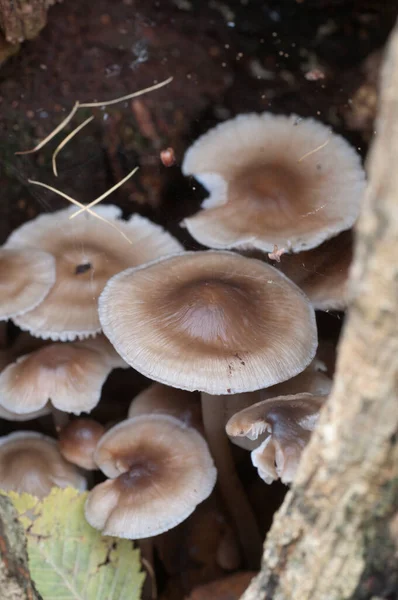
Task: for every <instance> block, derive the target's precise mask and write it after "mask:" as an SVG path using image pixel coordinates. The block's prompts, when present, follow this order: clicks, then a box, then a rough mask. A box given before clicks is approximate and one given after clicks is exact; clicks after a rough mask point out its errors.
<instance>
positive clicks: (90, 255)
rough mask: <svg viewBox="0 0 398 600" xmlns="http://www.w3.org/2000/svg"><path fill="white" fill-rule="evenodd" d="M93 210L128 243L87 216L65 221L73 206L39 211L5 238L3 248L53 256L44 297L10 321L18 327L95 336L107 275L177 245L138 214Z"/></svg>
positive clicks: (43, 333) (62, 336) (68, 336)
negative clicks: (52, 269) (53, 268)
mask: <svg viewBox="0 0 398 600" xmlns="http://www.w3.org/2000/svg"><path fill="white" fill-rule="evenodd" d="M95 210H96V212H97V213H98V214H99V215H100V216H101V217H104V218H106V219H108V220H111V221H114V222H115V223H117V226H118V228H119V229H120V230H121V231H122V232H123V233H124V234H125V235H126V236H127V237H128V238H129V239H130V240H131V242H132V243H131V244H129V242H128V241H127V240H126V239H125V238H123V237H122V235H121V234H120V232H119V231H116V230H115V229H112V228H111V227H109V225H107V224H106V223H104V222H103V221H100V220H98V219H97V218H96V217H94V216H92V215H90V214H84V215H81V216H79V217H77V218H76V219H73V220H70V216H71V215H72V214H74V213H75V212H76V208H75V207H71V208H67V209H64V210H60V211H57V212H55V213H52V214H42V215H40V216H39V217H37V218H36V219H33V220H32V221H29V222H28V223H25V224H24V225H22V226H21V227H19V228H18V229H16V230H15V231H14V232H13V233H12V234H11V236H10V237H9V239H8V241H7V247H10V248H11V247H15V246H19V247H21V246H24V247H28V248H39V249H42V250H46V251H47V252H50V253H51V254H52V255H53V256H54V257H55V260H56V273H57V275H56V283H55V285H54V286H53V288H52V289H51V291H50V293H49V294H48V296H47V297H46V299H45V301H44V302H42V303H41V304H40V305H39V306H38V307H37V308H35V309H34V310H31V311H29V312H27V313H25V314H24V315H19V316H18V317H16V318H15V319H14V321H15V323H16V324H17V325H18V326H19V327H20V328H21V329H23V330H27V331H29V332H30V333H31V334H32V335H34V336H36V337H41V338H44V339H51V340H54V341H57V340H61V341H67V340H70V341H73V340H75V339H76V338H79V339H83V338H86V337H89V336H91V335H95V334H96V333H98V332H99V331H100V330H101V326H100V323H99V320H98V310H97V301H98V296H99V295H100V293H101V292H102V290H103V288H104V286H105V283H106V282H107V281H108V279H109V278H110V277H112V275H114V274H115V273H118V272H119V271H123V269H126V268H127V267H131V266H137V265H140V264H143V263H145V262H148V261H150V260H153V259H155V258H159V257H161V256H165V255H167V254H173V253H175V252H179V251H181V249H182V248H181V245H180V244H179V242H177V240H175V239H174V238H173V237H172V236H171V235H170V234H169V233H167V232H166V231H164V230H163V229H162V228H161V227H159V226H158V225H155V224H154V223H151V222H150V221H149V220H148V219H145V218H144V217H141V216H139V215H132V217H130V219H129V220H128V221H122V220H120V219H119V218H118V217H120V215H121V210H120V209H119V208H118V207H116V206H112V205H108V206H101V207H97V208H96V209H95Z"/></svg>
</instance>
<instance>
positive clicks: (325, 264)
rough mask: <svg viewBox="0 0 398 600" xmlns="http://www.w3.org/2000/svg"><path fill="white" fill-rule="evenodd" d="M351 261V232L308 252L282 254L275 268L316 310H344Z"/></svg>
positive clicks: (346, 301) (344, 232) (346, 300)
mask: <svg viewBox="0 0 398 600" xmlns="http://www.w3.org/2000/svg"><path fill="white" fill-rule="evenodd" d="M351 261H352V232H351V231H343V232H342V233H340V235H338V236H337V237H335V238H332V239H331V240H328V241H327V242H324V243H323V244H321V245H320V246H318V247H317V248H314V249H312V250H308V251H307V252H300V253H299V254H284V255H283V256H282V258H281V262H280V263H279V264H278V265H276V268H278V269H279V270H281V271H282V273H285V275H287V276H288V277H289V279H291V280H292V281H294V283H295V284H297V285H298V286H299V287H300V288H301V289H302V290H303V292H304V293H305V294H306V295H307V296H308V298H309V299H310V300H311V302H312V305H313V307H314V308H315V309H318V310H344V309H345V308H346V306H347V303H348V274H349V269H350V265H351Z"/></svg>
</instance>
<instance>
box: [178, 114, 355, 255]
mask: <svg viewBox="0 0 398 600" xmlns="http://www.w3.org/2000/svg"><path fill="white" fill-rule="evenodd" d="M182 170H183V172H184V174H185V175H193V176H194V177H195V178H196V179H197V180H198V181H199V182H200V183H201V184H202V185H203V186H204V187H205V188H206V189H207V190H208V191H209V194H210V195H209V197H208V198H206V200H205V201H204V202H203V205H202V209H203V210H201V211H200V212H198V213H197V214H196V215H193V216H192V217H188V218H186V219H185V221H184V225H185V226H186V227H187V228H188V231H189V232H190V234H191V235H192V236H193V237H194V238H195V239H196V240H197V241H198V242H200V243H201V244H203V245H205V246H208V247H210V248H222V249H228V248H257V249H259V250H262V251H263V252H272V251H273V249H274V247H275V246H277V247H278V248H286V249H287V250H288V251H289V250H291V251H293V252H300V251H302V250H306V249H310V248H314V247H315V246H318V245H319V244H321V243H322V242H323V241H324V240H326V239H328V238H330V237H332V236H334V235H336V234H337V233H339V232H340V231H343V230H346V229H349V228H350V227H351V226H352V225H353V224H354V222H355V221H356V219H357V217H358V213H359V207H360V203H361V199H362V195H363V192H364V187H365V175H364V171H363V169H362V166H361V162H360V157H359V155H358V154H357V152H356V151H355V150H354V148H352V147H351V146H350V145H349V144H348V142H347V141H346V140H345V139H344V138H342V137H341V136H339V135H336V134H334V133H332V131H331V130H330V128H328V127H326V126H325V125H323V124H322V123H320V122H318V121H315V120H314V119H301V118H298V117H296V116H294V115H292V116H290V117H286V116H281V115H273V114H270V113H263V114H246V115H239V116H238V117H236V118H234V119H231V120H229V121H225V122H224V123H221V124H219V125H218V126H217V127H215V128H213V129H211V130H210V131H208V132H207V133H206V134H205V135H203V136H202V137H200V138H199V139H198V140H196V142H195V143H194V144H193V145H192V146H191V147H190V148H189V149H188V151H187V153H186V155H185V158H184V161H183V165H182Z"/></svg>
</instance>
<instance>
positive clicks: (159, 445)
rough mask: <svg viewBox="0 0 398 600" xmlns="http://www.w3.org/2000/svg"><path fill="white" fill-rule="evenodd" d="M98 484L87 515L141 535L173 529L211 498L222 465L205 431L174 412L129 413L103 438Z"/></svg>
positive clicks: (98, 523)
mask: <svg viewBox="0 0 398 600" xmlns="http://www.w3.org/2000/svg"><path fill="white" fill-rule="evenodd" d="M94 460H95V462H96V463H97V464H98V466H99V467H100V468H101V470H102V471H103V472H104V473H105V475H107V476H108V477H111V478H112V479H110V480H108V481H106V482H105V483H101V484H99V485H97V486H96V487H95V488H94V489H93V490H92V491H91V492H90V494H89V496H88V499H87V502H86V508H85V513H86V518H87V521H88V522H89V523H90V525H92V526H93V527H95V528H97V529H100V530H101V531H102V532H103V534H104V535H112V536H116V537H123V538H130V539H139V538H147V537H152V536H154V535H158V534H160V533H163V532H164V531H168V530H169V529H171V528H172V527H175V526H176V525H178V524H179V523H181V522H182V521H184V520H185V519H186V518H187V517H188V516H189V515H190V514H191V513H192V512H193V511H194V510H195V507H196V506H197V504H199V503H200V502H202V501H203V500H205V498H207V497H208V496H209V495H210V493H211V491H212V489H213V487H214V484H215V481H216V470H215V468H214V465H213V461H212V458H211V456H210V453H209V451H208V448H207V444H206V442H205V441H204V439H203V438H202V436H201V435H200V434H199V433H198V432H197V431H196V430H195V429H192V428H189V427H186V426H184V424H183V423H182V422H181V421H180V420H178V419H175V418H174V417H171V416H169V415H151V416H141V417H135V418H132V419H128V420H127V421H124V422H122V423H120V424H119V425H116V426H115V427H113V428H112V429H111V430H109V431H108V432H107V433H106V434H105V435H104V436H103V438H102V439H101V440H100V442H99V444H98V446H97V451H96V453H95V455H94Z"/></svg>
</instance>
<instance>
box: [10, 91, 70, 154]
mask: <svg viewBox="0 0 398 600" xmlns="http://www.w3.org/2000/svg"><path fill="white" fill-rule="evenodd" d="M79 106H80V104H79V102H76V103H75V105H74V107H73V108H72V110H71V111H70V113H69V115H68V116H67V117H65V119H64V120H63V121H62V122H61V123H60V124H59V125H58V127H56V128H55V129H54V130H53V131H52V132H51V133H50V134H49V135H48V136H47V137H46V138H44V140H42V141H41V142H40V143H39V144H37V146H35V147H34V148H32V150H24V151H23V152H15V154H33V153H34V152H37V151H38V150H41V148H43V146H45V145H46V144H47V143H48V142H49V141H50V140H52V139H53V137H55V136H56V135H57V133H59V132H60V131H62V130H63V129H64V127H66V125H67V124H68V123H69V121H71V120H72V119H73V117H74V116H75V114H76V112H77V109H78V108H79Z"/></svg>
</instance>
